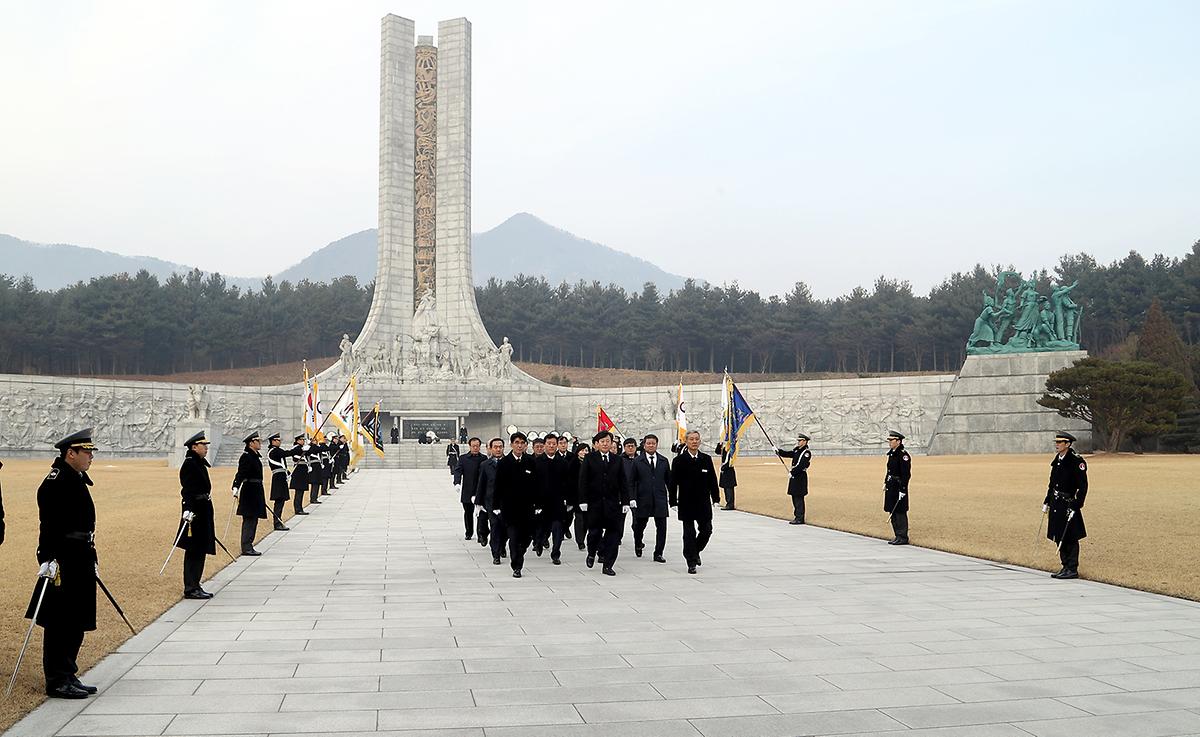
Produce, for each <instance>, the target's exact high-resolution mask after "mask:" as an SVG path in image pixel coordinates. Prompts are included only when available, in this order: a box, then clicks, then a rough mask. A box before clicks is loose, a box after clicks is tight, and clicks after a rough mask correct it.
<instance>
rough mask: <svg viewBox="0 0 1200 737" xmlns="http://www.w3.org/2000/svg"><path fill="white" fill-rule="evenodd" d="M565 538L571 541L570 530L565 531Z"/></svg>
mask: <svg viewBox="0 0 1200 737" xmlns="http://www.w3.org/2000/svg"><path fill="white" fill-rule="evenodd" d="M563 537H565V538H567V539H568V540H570V539H571V531H570V530H563Z"/></svg>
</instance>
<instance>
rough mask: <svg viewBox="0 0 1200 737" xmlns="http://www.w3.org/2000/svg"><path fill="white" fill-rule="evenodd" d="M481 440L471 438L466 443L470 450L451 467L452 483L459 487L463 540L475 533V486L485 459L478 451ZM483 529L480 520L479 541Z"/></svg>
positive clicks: (482, 535)
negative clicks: (463, 531) (464, 534)
mask: <svg viewBox="0 0 1200 737" xmlns="http://www.w3.org/2000/svg"><path fill="white" fill-rule="evenodd" d="M482 442H483V441H481V440H480V439H479V438H471V440H470V441H469V442H468V443H467V447H468V448H469V449H470V450H468V451H467V454H466V455H463V456H459V457H458V462H457V463H456V464H455V465H454V468H453V469H452V473H453V474H454V485H455V486H457V487H459V494H458V500H459V502H460V503H461V504H462V508H463V527H464V529H465V531H466V536H465V537H464V538H463V539H464V540H470V539H471V537H472V536H473V535H474V534H475V504H476V501H475V486H476V484H477V483H478V482H479V466H480V465H482V464H483V462H484V460H486V459H485V458H484V456H483V454H482V453H480V452H479V446H480V444H481V443H482ZM483 530H484V527H483V522H482V521H481V522H480V524H479V541H480V542H481V543H482V542H483V538H484V531H483Z"/></svg>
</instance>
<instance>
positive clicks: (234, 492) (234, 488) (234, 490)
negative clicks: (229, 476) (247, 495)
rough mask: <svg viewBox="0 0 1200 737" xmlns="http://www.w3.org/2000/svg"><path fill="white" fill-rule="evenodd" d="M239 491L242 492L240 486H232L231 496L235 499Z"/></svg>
mask: <svg viewBox="0 0 1200 737" xmlns="http://www.w3.org/2000/svg"><path fill="white" fill-rule="evenodd" d="M240 493H242V490H241V488H240V487H237V486H235V487H233V498H234V499H237V498H238V494H240Z"/></svg>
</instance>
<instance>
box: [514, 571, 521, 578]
mask: <svg viewBox="0 0 1200 737" xmlns="http://www.w3.org/2000/svg"><path fill="white" fill-rule="evenodd" d="M520 577H521V572H520V571H513V578H520Z"/></svg>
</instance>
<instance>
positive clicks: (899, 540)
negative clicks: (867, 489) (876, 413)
mask: <svg viewBox="0 0 1200 737" xmlns="http://www.w3.org/2000/svg"><path fill="white" fill-rule="evenodd" d="M888 447H889V448H890V450H889V451H888V454H887V475H886V476H884V477H883V511H885V512H888V513H889V514H890V515H891V520H892V532H893V533H894V535H895V537H893V538H892V539H891V540H890V541H888V545H908V480H909V478H910V477H911V476H912V458H910V457H909V455H908V451H907V450H905V449H904V436H903V435H901V434H900V433H898V432H896V431H895V430H892V431H891V432H889V433H888Z"/></svg>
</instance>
